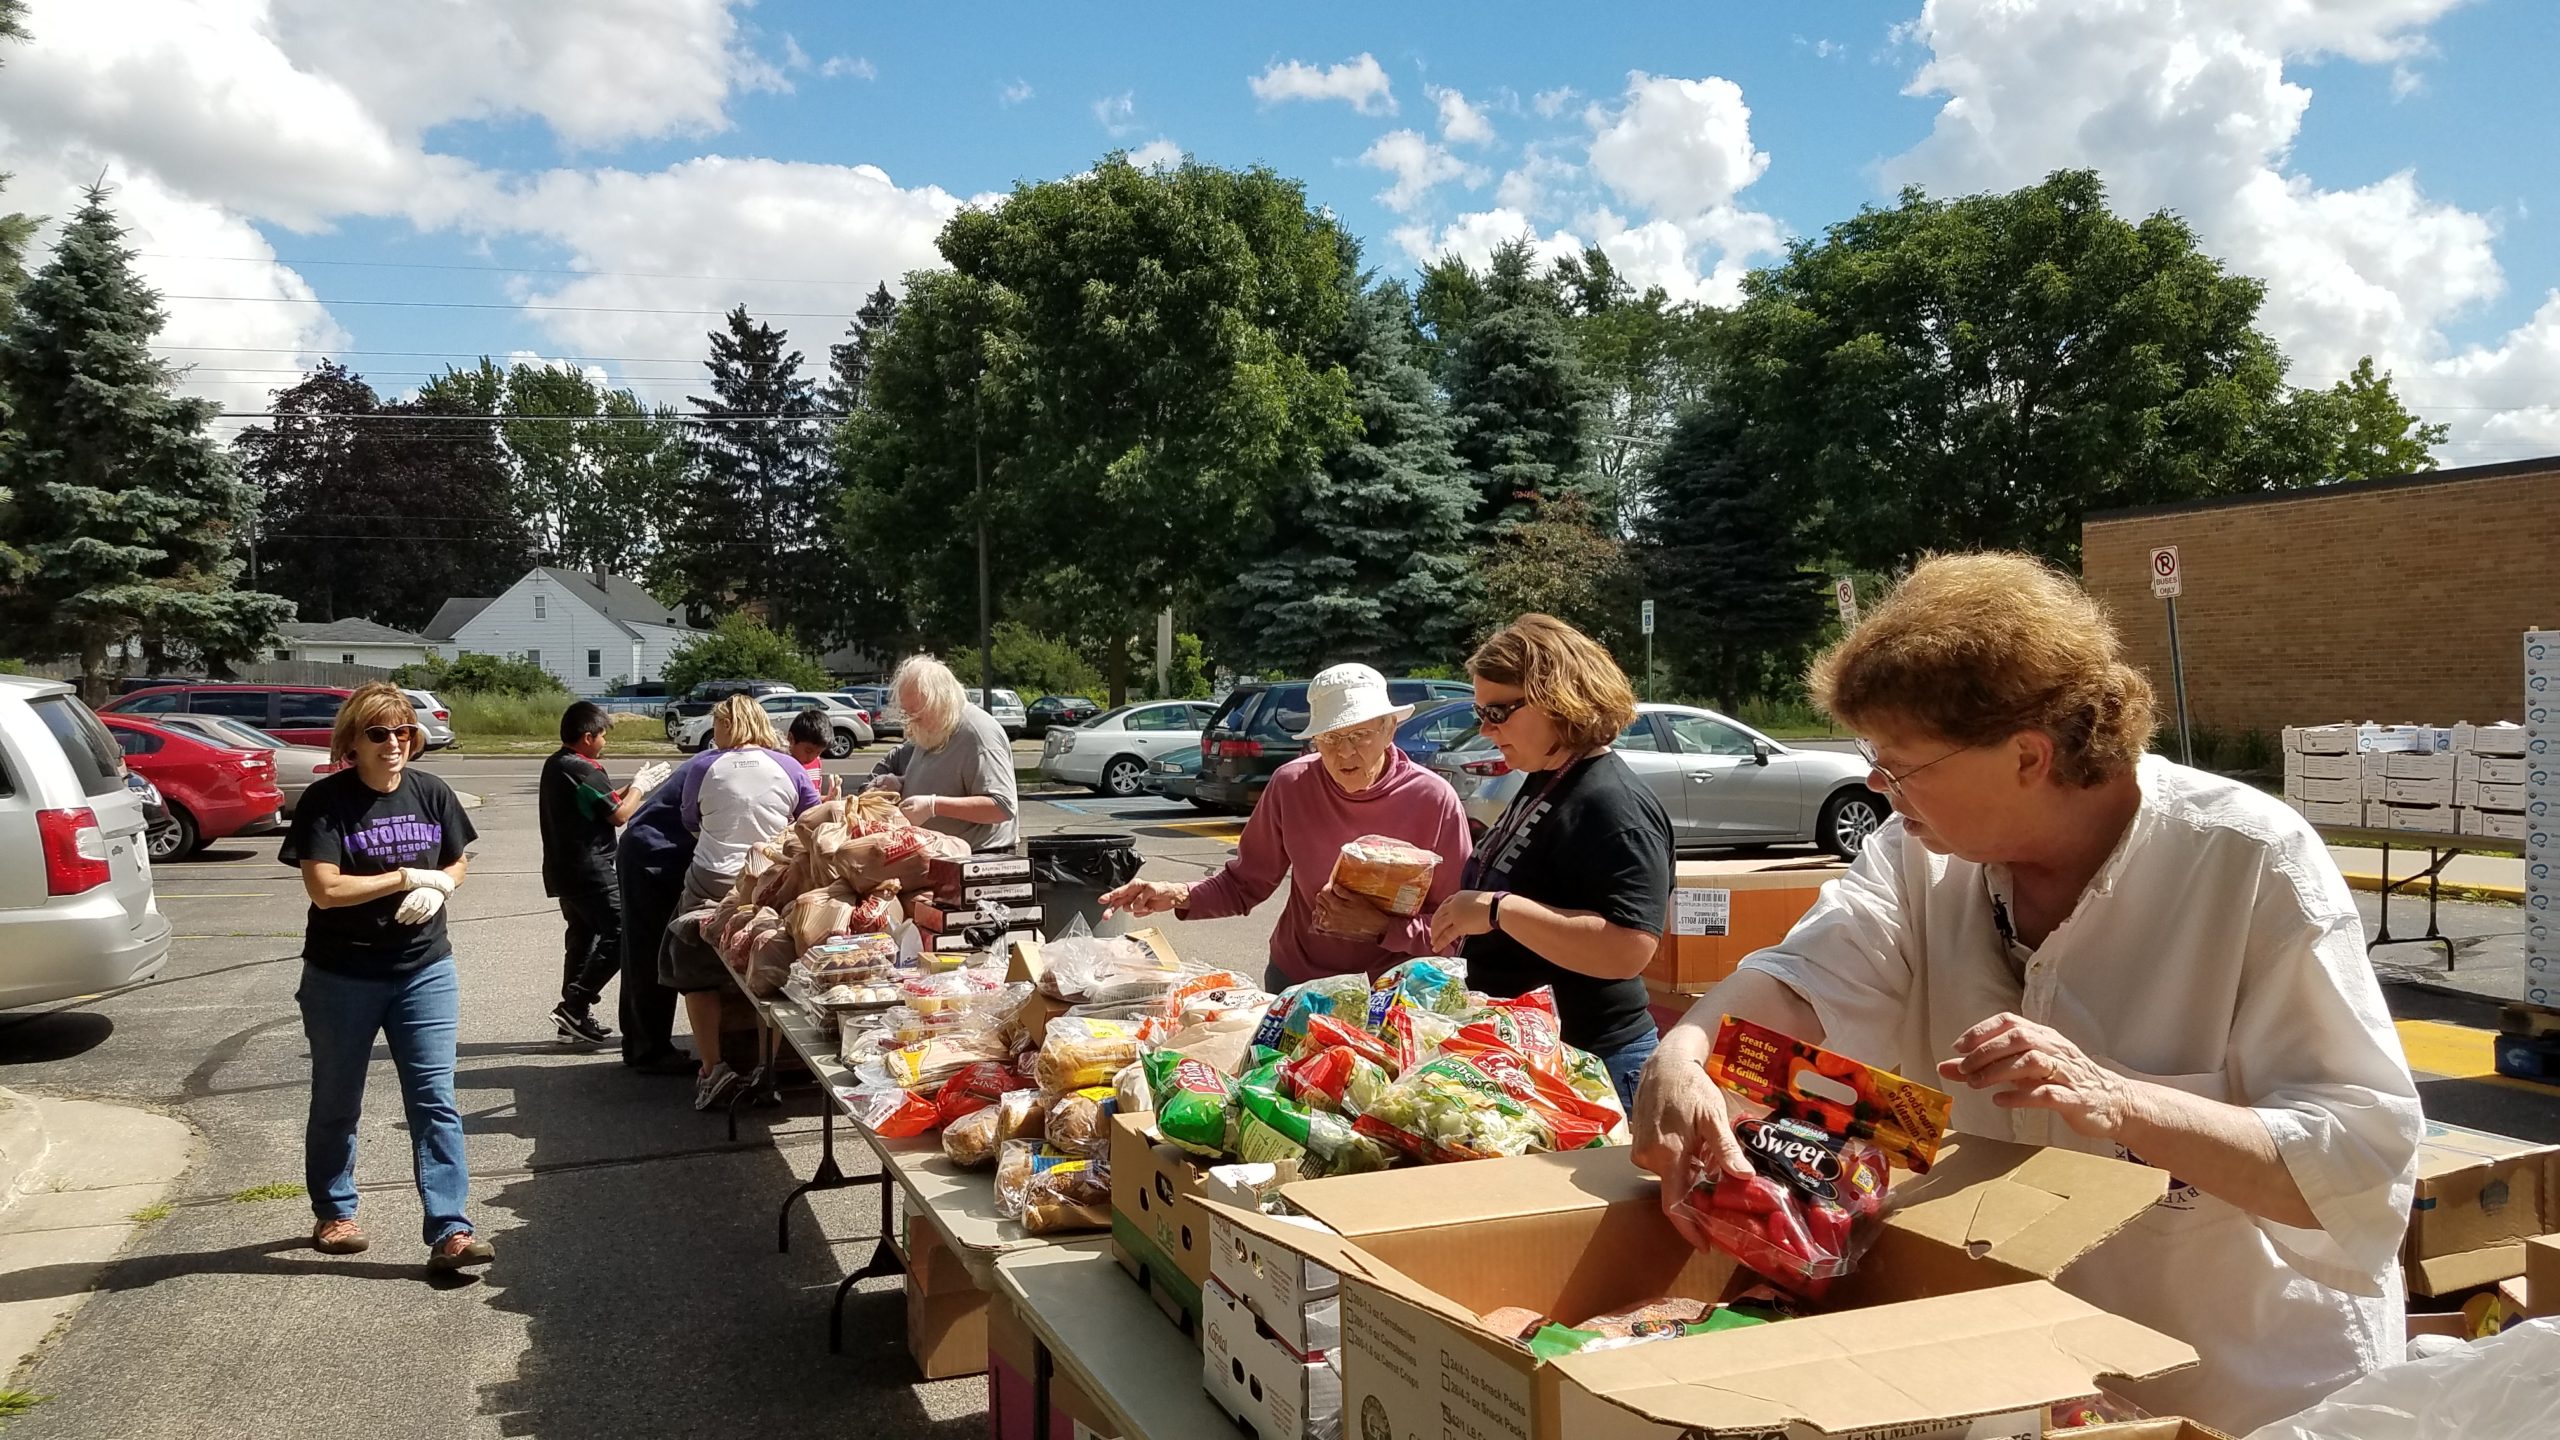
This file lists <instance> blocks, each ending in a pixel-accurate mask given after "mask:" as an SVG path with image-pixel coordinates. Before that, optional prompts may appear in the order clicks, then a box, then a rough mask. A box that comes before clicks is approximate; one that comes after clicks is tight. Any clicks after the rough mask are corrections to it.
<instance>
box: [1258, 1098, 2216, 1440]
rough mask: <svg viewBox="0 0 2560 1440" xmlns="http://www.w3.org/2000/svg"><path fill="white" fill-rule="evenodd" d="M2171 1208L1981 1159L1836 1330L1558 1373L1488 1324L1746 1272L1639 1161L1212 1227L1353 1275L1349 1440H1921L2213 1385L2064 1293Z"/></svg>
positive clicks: (1925, 1201) (1762, 1335)
mask: <svg viewBox="0 0 2560 1440" xmlns="http://www.w3.org/2000/svg"><path fill="white" fill-rule="evenodd" d="M2167 1187H2168V1176H2167V1175H2166V1174H2165V1173H2163V1172H2161V1171H2158V1170H2151V1169H2146V1168H2144V1167H2141V1166H2136V1165H2128V1164H2125V1163H2123V1162H2121V1161H2115V1160H2108V1159H2104V1158H2101V1157H2098V1156H2094V1155H2088V1154H2083V1153H2080V1152H2077V1151H2066V1150H2039V1149H2034V1148H2031V1147H2024V1146H2018V1145H2009V1144H2002V1143H1999V1142H1996V1141H1989V1140H1980V1139H1972V1138H1967V1139H1966V1140H1964V1141H1963V1142H1962V1144H1961V1145H1959V1146H1957V1147H1955V1148H1953V1149H1951V1150H1949V1151H1947V1152H1945V1153H1943V1154H1942V1155H1941V1156H1940V1158H1939V1161H1938V1164H1937V1166H1936V1167H1935V1168H1934V1169H1933V1170H1932V1171H1931V1172H1930V1173H1929V1174H1928V1175H1927V1176H1925V1177H1917V1178H1912V1179H1906V1180H1905V1181H1904V1183H1903V1185H1902V1187H1900V1188H1899V1189H1898V1190H1897V1192H1896V1196H1897V1201H1898V1208H1897V1209H1896V1211H1895V1213H1894V1215H1893V1217H1892V1219H1891V1220H1890V1221H1889V1222H1888V1224H1887V1226H1886V1229H1885V1231H1884V1233H1883V1235H1882V1236H1881V1237H1880V1238H1879V1239H1878V1240H1877V1242H1876V1247H1875V1249H1874V1250H1873V1251H1872V1252H1870V1253H1869V1254H1868V1256H1867V1257H1866V1260H1865V1262H1864V1263H1863V1264H1862V1265H1861V1266H1860V1268H1859V1269H1858V1270H1857V1271H1856V1272H1855V1273H1853V1274H1852V1275H1850V1276H1847V1277H1845V1278H1843V1279H1842V1280H1840V1281H1839V1282H1838V1283H1837V1285H1836V1286H1835V1288H1834V1289H1833V1291H1832V1293H1831V1296H1830V1298H1829V1301H1828V1302H1827V1304H1826V1313H1824V1314H1822V1315H1819V1316H1812V1317H1808V1318H1805V1319H1800V1320H1790V1321H1786V1322H1783V1323H1780V1324H1776V1325H1771V1326H1767V1327H1763V1328H1753V1329H1747V1330H1736V1331H1725V1332H1721V1333H1718V1334H1713V1335H1699V1336H1690V1337H1686V1338H1682V1339H1677V1340H1662V1341H1656V1342H1653V1343H1650V1344H1645V1345H1636V1346H1630V1347H1627V1348H1625V1349H1620V1350H1611V1351H1602V1352H1598V1353H1591V1354H1583V1355H1577V1356H1571V1357H1568V1358H1566V1359H1563V1360H1559V1361H1557V1362H1555V1363H1554V1364H1552V1365H1544V1366H1542V1365H1540V1364H1538V1363H1537V1361H1536V1360H1535V1359H1534V1358H1533V1357H1532V1356H1531V1355H1530V1354H1529V1353H1528V1352H1527V1351H1526V1350H1523V1349H1521V1348H1520V1347H1518V1346H1516V1345H1513V1344H1511V1343H1509V1342H1507V1341H1505V1340H1503V1339H1502V1338H1500V1337H1499V1336H1497V1335H1495V1334H1494V1333H1492V1332H1491V1331H1489V1330H1486V1329H1485V1328H1484V1327H1483V1325H1482V1323H1481V1321H1480V1320H1479V1318H1478V1317H1479V1312H1482V1311H1489V1310H1493V1309H1497V1308H1500V1307H1503V1306H1513V1305H1518V1306H1527V1307H1530V1308H1532V1309H1535V1310H1538V1311H1541V1312H1543V1313H1545V1314H1548V1315H1551V1316H1554V1317H1556V1318H1559V1319H1562V1320H1566V1321H1574V1320H1580V1319H1582V1318H1585V1317H1587V1316H1591V1315H1597V1314H1602V1313H1605V1312H1607V1311H1610V1310H1613V1309H1617V1308H1620V1307H1623V1306H1627V1305H1631V1304H1636V1303H1639V1302H1642V1301H1646V1300H1651V1299H1656V1298H1660V1297H1664V1296H1681V1297H1688V1298H1697V1299H1710V1300H1712V1299H1719V1298H1721V1297H1722V1296H1723V1295H1724V1294H1725V1293H1726V1290H1727V1287H1728V1285H1729V1283H1730V1282H1731V1281H1732V1280H1733V1279H1734V1277H1735V1270H1736V1267H1735V1265H1734V1262H1733V1261H1732V1260H1730V1259H1728V1258H1727V1257H1725V1256H1723V1255H1720V1254H1711V1253H1705V1252H1701V1251H1698V1250H1695V1249H1693V1248H1691V1247H1690V1245H1689V1244H1688V1242H1687V1241H1685V1240H1683V1239H1681V1238H1680V1235H1679V1234H1678V1232H1676V1231H1674V1230H1673V1229H1672V1228H1671V1224H1670V1222H1669V1221H1668V1220H1667V1219H1666V1218H1665V1217H1664V1216H1663V1213H1662V1206H1661V1191H1660V1188H1659V1186H1658V1185H1657V1184H1656V1182H1655V1181H1654V1180H1653V1178H1652V1177H1651V1176H1648V1175H1646V1174H1644V1173H1643V1172H1641V1171H1639V1170H1637V1169H1636V1168H1635V1166H1634V1165H1632V1164H1631V1163H1629V1161H1628V1157H1627V1153H1626V1152H1625V1151H1624V1150H1622V1149H1604V1150H1583V1151H1576V1152H1573V1153H1571V1154H1563V1155H1532V1156H1523V1157H1521V1158H1518V1159H1512V1160H1478V1161H1471V1162H1469V1163H1467V1164H1465V1165H1463V1166H1458V1167H1454V1168H1453V1167H1450V1166H1424V1167H1421V1168H1419V1169H1411V1170H1390V1171H1385V1172H1382V1173H1379V1174H1374V1175H1355V1176H1336V1177H1333V1178H1331V1179H1327V1180H1325V1181H1322V1182H1317V1183H1301V1184H1299V1185H1292V1186H1287V1187H1284V1188H1283V1189H1282V1190H1281V1192H1280V1193H1281V1195H1282V1197H1283V1198H1284V1199H1286V1200H1287V1201H1289V1203H1290V1204H1291V1205H1292V1206H1293V1207H1294V1208H1296V1209H1298V1210H1300V1211H1301V1212H1303V1213H1304V1214H1306V1215H1307V1216H1308V1217H1309V1218H1312V1219H1314V1220H1317V1221H1319V1222H1321V1223H1322V1224H1324V1225H1326V1226H1328V1227H1330V1228H1331V1230H1332V1232H1333V1233H1331V1234H1327V1233H1324V1232H1320V1231H1311V1230H1308V1229H1306V1228H1305V1227H1303V1226H1299V1225H1293V1224H1291V1223H1289V1222H1288V1221H1285V1220H1278V1219H1273V1218H1271V1217H1267V1216H1262V1215H1256V1214H1252V1213H1249V1212H1246V1211H1242V1210H1235V1209H1222V1210H1221V1211H1220V1212H1219V1218H1220V1219H1221V1220H1224V1221H1226V1222H1228V1223H1231V1224H1233V1225H1235V1226H1237V1227H1238V1228H1240V1229H1244V1230H1247V1231H1250V1232H1252V1233H1253V1234H1255V1235H1257V1236H1259V1237H1261V1238H1262V1239H1263V1240H1265V1241H1267V1242H1269V1243H1271V1244H1273V1245H1275V1246H1277V1247H1279V1248H1281V1249H1286V1250H1294V1251H1296V1252H1298V1253H1300V1254H1303V1255H1305V1256H1307V1258H1309V1259H1311V1260H1314V1261H1316V1262H1318V1263H1320V1264H1323V1265H1327V1266H1330V1267H1331V1268H1333V1269H1334V1270H1335V1271H1336V1272H1337V1273H1338V1274H1339V1275H1340V1277H1341V1286H1342V1344H1343V1348H1342V1355H1343V1428H1344V1431H1345V1433H1347V1434H1361V1435H1372V1434H1382V1435H1390V1436H1393V1437H1395V1440H1491V1437H1509V1440H1564V1437H1567V1436H1571V1437H1572V1440H1636V1437H1643V1440H1686V1437H1704V1436H1726V1435H1752V1436H1769V1435H1788V1436H1796V1435H1816V1434H1822V1435H1856V1434H1861V1433H1864V1432H1871V1431H1890V1432H1891V1433H1893V1434H1896V1435H1913V1436H1920V1435H1931V1434H1934V1433H1936V1430H1935V1427H1937V1426H1940V1425H1949V1426H1954V1425H1958V1424H1960V1423H1961V1422H1966V1421H1970V1420H1973V1419H1976V1418H1979V1417H1985V1416H2007V1415H2017V1414H2020V1413H2021V1412H2039V1411H2041V1409H2042V1408H2043V1407H2045V1406H2048V1405H2053V1404H2058V1403H2062V1402H2065V1401H2069V1400H2074V1399H2078V1398H2080V1397H2083V1396H2086V1395H2089V1394H2092V1393H2095V1392H2096V1391H2097V1390H2098V1389H2099V1387H2100V1385H2101V1383H2102V1382H2105V1381H2107V1380H2110V1379H2147V1378H2150V1377H2152V1376H2157V1375H2164V1374H2167V1373H2169V1372H2171V1371H2174V1370H2180V1369H2184V1368H2186V1367H2188V1366H2191V1365H2193V1364H2195V1363H2196V1353H2195V1351H2194V1349H2193V1348H2191V1347H2190V1346H2188V1345H2186V1344H2184V1343H2183V1342H2180V1341H2177V1340H2173V1339H2170V1338H2169V1337H2167V1336H2165V1335H2161V1334H2158V1333H2156V1332H2154V1331H2151V1330H2147V1329H2145V1328H2143V1327H2142V1326H2140V1325H2136V1324H2134V1323H2133V1322H2132V1321H2130V1320H2125V1319H2121V1318H2119V1317H2117V1316H2113V1315H2109V1314H2107V1313H2105V1312H2104V1311H2101V1310H2098V1309H2096V1308H2095V1307H2093V1306H2090V1305H2088V1304H2086V1303H2085V1302H2082V1301H2080V1300H2077V1299H2074V1298H2073V1297H2071V1296H2069V1295H2066V1294H2064V1293H2063V1292H2062V1291H2061V1290H2059V1289H2057V1288H2055V1287H2054V1286H2053V1285H2052V1284H2051V1283H2049V1282H2050V1281H2051V1279H2052V1277H2054V1276H2056V1275H2059V1274H2060V1273H2061V1272H2062V1271H2063V1270H2064V1269H2065V1268H2067V1267H2068V1266H2069V1265H2070V1264H2071V1262H2073V1261H2074V1260H2077V1259H2078V1258H2079V1257H2080V1256H2082V1255H2083V1254H2086V1253H2087V1252H2088V1251H2089V1250H2090V1249H2091V1248H2093V1247H2095V1246H2096V1245H2097V1244H2099V1243H2100V1242H2101V1241H2103V1240H2105V1239H2106V1238H2107V1237H2109V1236H2111V1235H2113V1234H2114V1233H2115V1232H2116V1231H2117V1230H2119V1229H2121V1228H2123V1227H2124V1226H2125V1225H2126V1224H2128V1223H2130V1222H2131V1221H2132V1220H2134V1219H2135V1218H2136V1217H2137V1216H2139V1215H2141V1214H2142V1213H2143V1211H2144V1210H2145V1209H2147V1208H2148V1207H2149V1206H2150V1205H2151V1204H2152V1203H2153V1202H2155V1201H2157V1200H2158V1199H2160V1197H2161V1196H2162V1195H2163V1194H2165V1193H2166V1191H2167ZM2035 1423H2040V1421H2038V1422H2035ZM2001 1433H2008V1432H2006V1431H2003V1432H2001Z"/></svg>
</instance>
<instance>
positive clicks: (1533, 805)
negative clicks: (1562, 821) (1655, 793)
mask: <svg viewBox="0 0 2560 1440" xmlns="http://www.w3.org/2000/svg"><path fill="white" fill-rule="evenodd" d="M1590 758H1591V757H1590V756H1588V755H1585V756H1583V757H1581V758H1580V759H1577V760H1575V761H1573V762H1572V763H1571V764H1568V765H1566V766H1564V767H1563V768H1562V769H1559V770H1556V771H1554V772H1552V773H1550V774H1549V775H1548V776H1547V783H1546V784H1544V785H1541V786H1539V787H1538V788H1537V789H1536V790H1535V791H1530V790H1525V789H1524V790H1522V791H1521V792H1520V793H1519V794H1518V795H1517V796H1515V797H1514V798H1513V799H1512V801H1511V805H1510V808H1508V809H1506V810H1504V811H1503V812H1502V818H1501V819H1499V820H1496V821H1494V822H1493V828H1492V829H1491V830H1489V831H1486V832H1485V837H1484V843H1483V844H1481V845H1479V846H1477V847H1476V848H1475V852H1474V853H1473V854H1471V855H1469V856H1468V857H1467V874H1466V879H1465V880H1464V881H1463V882H1462V885H1461V888H1463V889H1468V890H1481V889H1483V888H1484V882H1485V881H1486V880H1487V879H1488V878H1490V877H1491V875H1492V874H1493V857H1495V856H1498V855H1500V854H1502V853H1503V852H1504V851H1505V850H1508V849H1510V848H1511V842H1513V841H1514V840H1517V839H1519V838H1520V832H1521V830H1523V829H1525V828H1526V827H1527V826H1528V824H1529V816H1530V815H1531V814H1533V813H1534V812H1535V811H1536V810H1537V808H1538V806H1540V805H1541V804H1544V803H1545V802H1546V799H1547V797H1548V796H1550V795H1553V794H1555V793H1556V787H1557V786H1559V785H1562V784H1563V783H1564V780H1565V777H1566V776H1568V775H1571V774H1572V773H1573V772H1574V771H1575V770H1577V769H1580V768H1581V767H1582V765H1583V763H1584V761H1587V760H1589V759H1590Z"/></svg>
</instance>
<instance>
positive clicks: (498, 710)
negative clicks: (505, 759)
mask: <svg viewBox="0 0 2560 1440" xmlns="http://www.w3.org/2000/svg"><path fill="white" fill-rule="evenodd" d="M436 698H437V699H439V700H442V701H443V702H444V704H445V709H447V710H449V711H451V712H452V714H453V722H452V723H453V733H454V734H456V735H458V736H461V737H463V738H464V739H481V738H488V739H534V740H548V739H553V738H555V737H557V736H558V735H559V733H560V712H561V711H563V710H566V709H568V708H569V706H570V704H571V703H573V702H571V701H570V700H569V699H567V698H566V697H565V696H557V695H554V696H533V695H508V694H492V693H487V692H483V691H473V690H454V691H450V692H446V691H439V692H438V693H437V695H436Z"/></svg>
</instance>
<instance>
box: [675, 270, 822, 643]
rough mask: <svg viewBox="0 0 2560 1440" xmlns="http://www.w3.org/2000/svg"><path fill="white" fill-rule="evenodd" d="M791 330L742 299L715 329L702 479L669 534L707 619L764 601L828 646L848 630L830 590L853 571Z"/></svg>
mask: <svg viewBox="0 0 2560 1440" xmlns="http://www.w3.org/2000/svg"><path fill="white" fill-rule="evenodd" d="M785 339H786V336H785V335H784V333H783V332H782V331H780V330H777V329H775V328H773V327H772V326H770V325H766V324H762V323H759V322H758V321H756V320H754V319H753V318H751V317H750V316H749V315H748V314H747V310H746V307H745V306H743V305H741V306H739V307H738V308H737V309H735V310H732V311H730V312H729V320H728V326H727V328H726V329H725V330H719V331H714V332H712V335H711V358H710V360H709V361H708V362H707V365H708V368H709V370H710V371H711V392H712V393H711V394H710V395H709V396H708V397H704V396H695V397H693V401H692V403H693V406H694V409H695V410H696V411H698V412H699V413H700V414H701V416H702V417H703V420H704V422H706V423H701V424H697V425H696V426H695V428H694V437H693V449H694V465H695V471H696V473H695V476H694V480H693V483H692V484H691V485H690V487H689V488H688V490H687V492H686V495H685V501H684V504H683V505H682V507H681V508H680V512H679V517H678V520H677V525H676V529H675V533H674V535H673V536H672V537H671V539H670V549H671V551H672V554H671V555H670V557H669V559H670V569H671V571H672V576H671V578H672V579H673V580H674V582H675V588H676V590H677V593H678V595H679V596H680V598H681V600H682V602H683V603H684V604H686V605H687V606H689V607H691V608H692V609H694V610H695V611H696V612H697V614H698V615H699V616H705V617H708V616H716V615H720V614H724V613H726V612H727V611H729V610H732V609H736V608H738V607H741V606H750V605H752V606H757V607H760V608H761V609H762V610H763V611H764V613H765V617H766V620H767V622H768V623H769V624H771V625H772V627H773V628H774V629H776V630H780V631H785V632H787V633H790V634H792V635H793V636H795V637H797V638H798V639H799V640H800V641H801V642H802V643H804V644H807V645H809V646H811V647H813V648H817V649H824V648H826V647H827V646H829V645H832V644H833V643H835V640H836V638H837V637H838V636H839V635H841V634H842V633H843V632H844V629H845V621H844V619H843V617H842V616H841V615H840V613H839V612H838V608H837V606H836V605H835V603H834V602H833V598H832V596H831V595H830V590H831V588H832V586H831V584H830V582H831V581H832V580H833V578H834V577H836V576H837V575H838V574H840V573H841V572H842V570H843V568H844V566H843V564H842V561H841V559H840V558H839V557H840V555H841V551H840V550H839V549H838V548H837V546H836V544H835V541H834V535H833V527H834V523H835V518H836V512H837V509H838V508H839V496H840V494H841V488H842V487H841V486H840V485H839V483H838V482H837V480H836V476H835V470H834V467H832V466H831V465H829V464H828V463H827V453H826V439H827V436H826V433H825V430H824V428H823V427H822V426H821V425H820V424H818V423H817V421H816V419H815V417H816V415H817V414H818V408H817V399H816V396H815V395H814V394H812V392H811V387H810V383H809V378H808V377H807V376H806V375H803V374H802V373H801V372H800V364H801V356H800V352H799V351H797V350H786V349H785V348H784V341H785Z"/></svg>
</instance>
